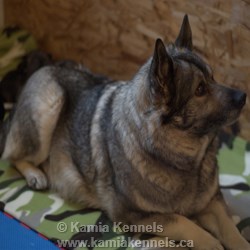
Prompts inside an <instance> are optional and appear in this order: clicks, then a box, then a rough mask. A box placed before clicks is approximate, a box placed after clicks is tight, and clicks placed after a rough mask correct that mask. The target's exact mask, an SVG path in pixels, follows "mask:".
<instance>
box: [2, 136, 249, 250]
mask: <svg viewBox="0 0 250 250" xmlns="http://www.w3.org/2000/svg"><path fill="white" fill-rule="evenodd" d="M218 162H219V165H220V183H221V186H222V190H223V193H224V195H225V198H226V200H227V202H228V204H229V207H230V208H231V210H232V212H233V215H234V217H233V218H234V220H235V222H236V223H237V226H238V228H239V229H240V230H241V231H243V234H244V236H245V237H246V238H247V239H248V240H249V239H250V230H249V228H250V195H249V194H250V185H249V184H250V144H249V143H247V142H246V141H244V140H242V139H240V138H238V137H236V138H230V137H229V138H228V137H227V139H226V140H224V142H222V144H221V149H220V151H219V154H218ZM0 209H1V210H3V211H6V212H8V213H9V214H11V215H12V216H14V217H15V218H17V219H19V220H20V221H22V222H24V223H26V224H27V225H28V226H30V227H31V228H33V229H35V230H37V231H38V232H40V233H41V234H43V235H45V236H46V237H47V238H49V239H51V240H52V241H54V242H57V240H58V239H60V240H69V239H73V240H89V241H90V239H91V238H94V239H97V240H98V239H99V240H100V239H102V240H105V241H108V240H110V239H112V240H114V241H119V242H121V241H123V240H128V239H129V237H130V236H129V235H124V234H121V233H119V232H114V230H113V229H112V226H113V224H112V223H111V221H110V220H109V219H108V218H107V216H106V215H105V214H104V213H102V212H100V211H97V210H92V209H86V208H82V207H79V206H77V205H75V204H70V203H68V202H66V201H64V200H62V199H61V198H60V197H59V196H58V195H57V194H54V193H52V192H49V191H47V192H38V191H36V192H34V191H32V190H30V189H29V188H28V187H27V185H26V182H25V180H24V179H23V178H22V177H21V176H20V175H19V173H18V172H17V171H16V170H15V169H14V168H13V167H11V166H10V165H9V163H8V162H4V161H1V163H0ZM61 225H62V228H60V226H61ZM87 225H96V226H103V225H107V227H108V228H109V230H107V232H106V231H103V232H94V231H93V230H92V231H91V230H86V228H85V227H86V226H87ZM117 245H118V246H117ZM117 245H116V246H115V247H110V246H109V247H106V248H105V247H103V245H102V249H117V250H123V249H132V248H131V247H130V248H127V247H126V246H120V245H122V244H119V243H117ZM64 248H65V247H64ZM68 249H86V250H90V249H100V248H98V247H79V246H78V247H77V246H75V247H72V246H71V247H69V246H68Z"/></svg>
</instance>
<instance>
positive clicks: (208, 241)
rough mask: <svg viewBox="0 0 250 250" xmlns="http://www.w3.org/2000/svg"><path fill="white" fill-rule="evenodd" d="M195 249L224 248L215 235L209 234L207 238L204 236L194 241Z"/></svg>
mask: <svg viewBox="0 0 250 250" xmlns="http://www.w3.org/2000/svg"><path fill="white" fill-rule="evenodd" d="M194 249H195V250H224V247H223V246H222V245H221V243H220V242H219V241H218V240H217V239H215V238H214V237H212V236H210V235H208V236H206V238H204V237H202V238H200V239H198V240H196V241H194Z"/></svg>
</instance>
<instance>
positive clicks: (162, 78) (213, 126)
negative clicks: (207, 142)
mask: <svg viewBox="0 0 250 250" xmlns="http://www.w3.org/2000/svg"><path fill="white" fill-rule="evenodd" d="M148 83H149V90H150V91H149V92H150V99H151V103H153V106H154V110H155V109H157V110H158V111H159V110H160V111H161V112H160V113H161V118H160V119H161V122H162V124H167V123H171V124H174V125H175V126H176V127H178V128H179V129H185V130H189V131H190V132H191V133H194V134H207V133H210V132H212V131H216V130H217V129H218V128H219V127H221V126H223V125H229V124H231V123H233V122H234V121H235V120H236V119H237V118H238V116H239V114H240V111H241V109H242V107H243V106H244V104H245V102H246V94H245V93H244V92H242V91H240V90H236V89H232V88H229V87H226V86H224V85H221V84H219V83H217V82H216V80H215V79H214V77H213V71H212V69H211V67H210V66H209V65H207V64H206V63H205V62H204V61H203V60H202V59H201V58H200V57H199V56H198V55H197V54H195V53H194V52H193V51H192V33H191V28H190V25H189V21H188V17H187V15H186V16H185V17H184V19H183V23H182V26H181V30H180V33H179V35H178V37H177V39H176V41H175V43H174V44H171V45H169V46H167V47H165V46H164V44H163V42H162V41H161V40H160V39H158V40H157V41H156V44H155V51H154V55H153V58H152V61H151V65H150V70H149V75H148Z"/></svg>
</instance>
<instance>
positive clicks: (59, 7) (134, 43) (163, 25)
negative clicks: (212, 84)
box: [5, 0, 250, 140]
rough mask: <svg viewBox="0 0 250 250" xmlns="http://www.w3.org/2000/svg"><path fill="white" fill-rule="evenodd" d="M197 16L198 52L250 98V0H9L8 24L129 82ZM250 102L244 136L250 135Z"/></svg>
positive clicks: (58, 52)
mask: <svg viewBox="0 0 250 250" xmlns="http://www.w3.org/2000/svg"><path fill="white" fill-rule="evenodd" d="M184 13H187V14H189V17H190V22H191V25H192V30H193V39H194V45H195V49H196V51H198V52H199V53H200V54H202V55H203V56H204V57H205V58H206V59H207V60H208V61H209V62H210V64H211V65H212V66H213V68H214V71H215V76H216V78H217V79H218V81H220V82H223V83H226V84H229V85H231V86H236V87H239V88H241V89H243V90H245V91H246V92H247V93H248V95H249V96H250V73H249V70H250V1H249V0H230V1H229V0H136V1H135V0H94V1H93V0H5V23H6V24H8V25H10V24H18V25H20V26H21V27H24V28H26V29H28V30H29V31H30V32H32V33H33V34H34V35H35V37H36V38H37V39H38V42H39V44H40V46H41V47H42V48H43V49H44V50H46V51H48V52H50V53H51V54H52V55H54V57H56V58H64V59H74V60H77V61H79V62H82V63H84V64H86V65H87V66H88V67H89V68H90V69H91V70H93V71H95V72H99V73H103V74H107V75H110V76H112V77H114V78H117V79H129V78H130V77H132V76H133V74H134V73H135V72H136V70H137V69H138V67H139V66H140V65H141V64H142V63H143V62H144V61H145V60H146V59H147V58H148V57H149V56H150V55H151V53H152V50H153V45H154V41H155V39H156V38H158V37H161V38H163V39H164V40H165V42H171V41H173V40H174V39H175V36H176V35H177V32H178V29H179V26H180V24H181V20H182V18H183V15H184ZM249 112H250V102H249V101H248V103H247V107H246V108H245V110H244V113H243V115H242V116H241V119H240V123H241V135H242V136H243V137H245V138H247V139H249V140H250V113H249Z"/></svg>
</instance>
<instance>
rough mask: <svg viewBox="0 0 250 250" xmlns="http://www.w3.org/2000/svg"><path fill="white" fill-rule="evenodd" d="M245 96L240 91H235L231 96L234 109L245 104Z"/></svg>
mask: <svg viewBox="0 0 250 250" xmlns="http://www.w3.org/2000/svg"><path fill="white" fill-rule="evenodd" d="M246 98H247V95H246V93H244V92H242V91H239V90H237V91H235V93H234V95H233V100H232V101H233V104H234V106H235V107H236V108H242V107H243V106H244V105H245V103H246Z"/></svg>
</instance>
